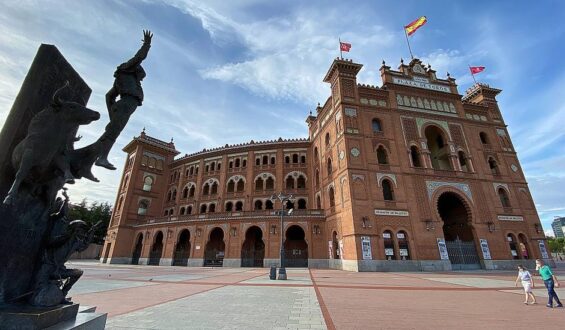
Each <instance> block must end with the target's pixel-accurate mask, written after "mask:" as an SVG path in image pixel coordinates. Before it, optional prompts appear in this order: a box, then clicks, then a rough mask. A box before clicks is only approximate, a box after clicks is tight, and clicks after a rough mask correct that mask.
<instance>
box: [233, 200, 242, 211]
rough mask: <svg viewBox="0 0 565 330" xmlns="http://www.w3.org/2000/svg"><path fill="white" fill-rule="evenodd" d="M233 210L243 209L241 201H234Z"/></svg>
mask: <svg viewBox="0 0 565 330" xmlns="http://www.w3.org/2000/svg"><path fill="white" fill-rule="evenodd" d="M235 210H236V211H243V202H241V201H239V202H237V203H235Z"/></svg>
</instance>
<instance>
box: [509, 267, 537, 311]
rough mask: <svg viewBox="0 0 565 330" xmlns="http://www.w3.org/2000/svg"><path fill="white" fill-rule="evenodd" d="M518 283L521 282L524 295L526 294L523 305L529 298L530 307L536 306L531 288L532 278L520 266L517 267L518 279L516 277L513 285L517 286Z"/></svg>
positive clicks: (532, 285)
mask: <svg viewBox="0 0 565 330" xmlns="http://www.w3.org/2000/svg"><path fill="white" fill-rule="evenodd" d="M518 281H521V282H522V286H523V287H524V293H525V294H526V300H524V304H526V305H527V304H528V301H529V298H530V297H532V305H533V304H536V297H535V296H534V293H533V292H532V288H533V287H534V278H533V277H532V274H530V272H529V271H528V270H527V269H526V268H525V267H524V266H522V265H518V277H516V282H515V283H514V284H515V285H516V286H518Z"/></svg>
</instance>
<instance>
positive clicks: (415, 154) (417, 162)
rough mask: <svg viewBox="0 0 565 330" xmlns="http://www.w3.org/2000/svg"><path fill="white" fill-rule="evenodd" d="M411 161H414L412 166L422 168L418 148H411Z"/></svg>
mask: <svg viewBox="0 0 565 330" xmlns="http://www.w3.org/2000/svg"><path fill="white" fill-rule="evenodd" d="M410 159H412V165H413V166H414V167H422V164H421V163H420V151H419V150H418V147H416V146H411V147H410Z"/></svg>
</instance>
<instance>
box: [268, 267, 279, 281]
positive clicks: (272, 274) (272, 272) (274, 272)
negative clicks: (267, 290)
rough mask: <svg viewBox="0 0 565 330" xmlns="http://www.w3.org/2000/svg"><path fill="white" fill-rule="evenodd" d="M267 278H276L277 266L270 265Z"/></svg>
mask: <svg viewBox="0 0 565 330" xmlns="http://www.w3.org/2000/svg"><path fill="white" fill-rule="evenodd" d="M269 279H270V280H276V279H277V266H271V272H270V273H269Z"/></svg>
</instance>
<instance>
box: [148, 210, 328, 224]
mask: <svg viewBox="0 0 565 330" xmlns="http://www.w3.org/2000/svg"><path fill="white" fill-rule="evenodd" d="M278 211H280V210H275V209H273V210H257V211H232V212H212V213H202V214H185V215H173V216H169V217H160V218H151V219H143V220H139V221H138V225H151V224H157V223H164V222H185V221H187V222H190V221H202V220H225V219H230V220H236V219H238V218H241V219H245V218H251V217H252V218H259V219H264V218H267V217H268V218H278V217H279V216H280V215H279V214H278ZM324 216H325V213H324V210H318V209H314V210H296V209H295V210H294V212H292V215H290V216H287V217H286V219H292V218H297V217H316V218H321V217H324Z"/></svg>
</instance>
